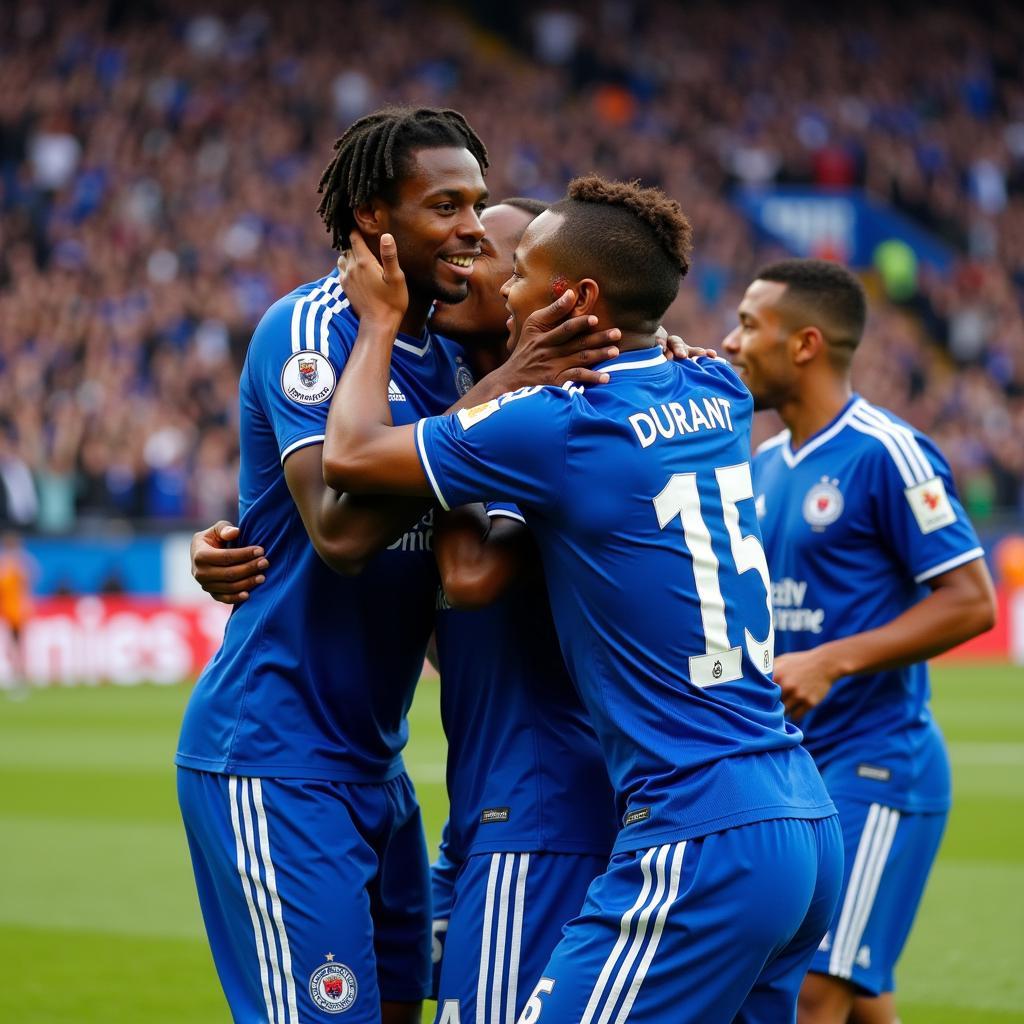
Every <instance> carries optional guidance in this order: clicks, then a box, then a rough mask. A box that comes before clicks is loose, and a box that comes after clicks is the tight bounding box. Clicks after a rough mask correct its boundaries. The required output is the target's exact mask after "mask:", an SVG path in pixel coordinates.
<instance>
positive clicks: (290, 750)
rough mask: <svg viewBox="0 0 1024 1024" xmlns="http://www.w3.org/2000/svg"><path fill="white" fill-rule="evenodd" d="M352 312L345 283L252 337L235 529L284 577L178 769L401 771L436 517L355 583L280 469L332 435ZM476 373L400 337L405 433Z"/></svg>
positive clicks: (218, 683)
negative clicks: (313, 529)
mask: <svg viewBox="0 0 1024 1024" xmlns="http://www.w3.org/2000/svg"><path fill="white" fill-rule="evenodd" d="M348 306H349V304H348V300H347V299H346V298H345V296H344V295H343V294H342V292H341V290H340V285H339V283H338V280H337V273H336V272H335V273H334V274H331V275H329V276H328V277H326V278H323V279H321V280H320V281H317V282H314V283H312V284H307V285H303V286H301V287H300V288H297V289H296V290H295V291H294V292H292V293H291V294H290V295H288V296H286V297H284V298H283V299H281V300H279V301H278V302H277V303H275V304H274V305H273V306H271V308H270V309H269V310H268V311H267V313H266V314H265V315H264V317H263V319H262V320H261V321H260V323H259V325H258V327H257V328H256V331H255V333H254V334H253V338H252V342H251V344H250V346H249V351H248V353H247V355H246V360H245V366H244V367H243V370H242V377H241V383H240V388H239V392H240V394H239V401H240V406H241V415H240V436H241V470H240V480H239V491H240V497H239V511H240V519H239V526H240V528H241V542H242V543H244V544H260V545H262V546H263V548H264V549H265V550H266V553H267V558H268V559H269V560H270V564H271V566H272V568H271V570H270V572H268V573H267V581H266V583H264V584H263V586H261V587H258V588H256V589H255V590H254V591H253V592H252V594H251V596H250V597H249V600H248V601H246V602H245V603H244V604H242V605H239V606H237V607H236V608H235V609H234V610H233V612H232V615H231V618H230V619H229V620H228V624H227V630H226V632H225V635H224V640H223V643H222V645H221V647H220V650H219V651H218V652H217V653H216V654H215V655H214V657H213V659H212V660H211V661H210V663H209V665H207V667H206V669H205V671H204V672H203V674H202V676H201V677H200V679H199V682H198V683H197V684H196V688H195V691H194V693H193V695H192V698H191V700H190V701H189V705H188V708H187V710H186V712H185V720H184V724H183V726H182V731H181V738H180V741H179V746H178V755H177V759H176V761H177V764H178V765H181V766H184V767H187V768H197V769H202V770H205V771H213V772H231V773H233V774H239V775H252V776H261V775H266V776H277V777H282V778H287V777H293V778H320V779H337V780H344V781H349V782H366V781H383V780H385V779H388V778H390V777H392V776H394V775H396V774H398V773H399V772H400V771H401V768H402V761H401V755H400V752H401V749H402V747H403V746H404V745H405V740H406V735H407V726H406V721H405V715H406V711H407V710H408V707H409V703H410V701H411V699H412V693H413V688H414V686H415V684H416V680H417V679H418V678H419V675H420V672H421V669H422V666H423V655H424V650H425V647H426V643H427V639H428V637H429V635H430V631H431V629H432V625H433V616H434V600H435V594H436V592H437V586H438V577H437V570H436V566H435V564H434V557H433V553H432V550H431V547H432V545H431V532H432V528H431V519H432V515H431V514H428V515H427V516H426V517H424V519H423V520H422V521H421V522H420V523H419V524H417V525H416V526H415V527H414V528H413V529H412V530H410V531H409V532H408V533H406V534H405V536H404V537H402V538H401V539H400V540H398V541H396V542H395V543H394V544H392V545H391V547H390V548H389V549H388V550H386V551H383V552H381V553H379V554H378V555H376V556H375V557H374V558H373V559H372V560H371V561H370V563H369V564H368V565H367V567H366V568H365V569H364V571H363V572H362V573H361V574H360V575H358V576H355V577H343V576H340V575H338V574H337V573H335V572H333V571H332V570H331V569H329V568H328V567H327V565H326V564H324V562H322V561H321V559H320V557H319V556H318V555H317V553H316V551H315V550H314V549H313V545H312V543H311V542H310V540H309V537H308V536H307V534H306V530H305V528H304V527H303V524H302V520H301V518H300V516H299V511H298V508H297V507H296V505H295V502H294V501H293V500H292V496H291V493H290V491H289V490H288V485H287V483H286V481H285V477H284V470H283V463H284V460H285V459H286V458H287V457H288V456H289V455H290V454H291V453H292V452H294V451H296V450H297V449H298V448H301V447H302V446H304V445H311V444H319V443H321V442H322V441H323V439H324V429H325V425H326V422H327V412H328V408H329V404H330V403H329V400H330V397H331V394H332V393H333V391H334V387H335V385H336V383H337V380H338V377H339V376H340V374H341V372H342V370H343V369H344V366H345V361H346V359H347V358H348V355H349V353H350V351H351V349H352V345H353V343H354V341H355V337H356V332H357V329H358V321H357V319H356V317H355V316H354V314H353V313H352V311H351V309H349V308H348ZM468 374H469V371H468V369H467V368H466V367H465V364H464V362H463V361H462V356H461V354H460V350H459V349H458V348H457V346H455V345H454V344H452V343H450V342H448V341H446V340H444V339H442V338H439V337H437V336H434V335H432V334H430V333H429V332H425V333H424V335H423V337H421V338H411V337H407V336H404V335H400V336H399V338H398V340H397V341H396V342H395V351H394V357H393V360H392V379H391V382H390V385H389V389H388V390H389V397H390V399H391V414H392V417H393V419H394V422H395V423H410V422H413V421H415V420H416V419H418V418H420V417H421V416H424V415H427V414H429V413H437V412H439V411H441V410H443V409H446V408H447V407H448V406H449V405H451V404H452V403H453V402H454V401H455V400H456V398H457V397H458V395H459V392H460V390H462V389H465V388H466V387H467V386H468V385H471V384H472V377H470V376H468Z"/></svg>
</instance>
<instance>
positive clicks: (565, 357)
mask: <svg viewBox="0 0 1024 1024" xmlns="http://www.w3.org/2000/svg"><path fill="white" fill-rule="evenodd" d="M575 301H576V300H575V293H574V292H573V291H572V289H571V288H570V289H569V290H568V291H566V292H565V293H564V294H562V295H560V296H559V297H558V298H557V299H555V301H554V302H552V303H551V304H550V305H549V306H545V307H544V308H543V309H538V310H537V311H536V312H535V313H531V314H530V315H529V316H528V317H527V318H526V323H524V324H523V329H522V331H520V333H519V339H518V341H517V342H516V347H515V349H514V350H513V352H512V354H511V356H509V360H508V363H506V364H505V365H506V367H507V369H508V370H509V372H510V373H514V375H515V379H516V381H517V384H516V387H525V386H527V385H532V384H564V383H565V382H566V381H567V380H571V381H573V382H575V383H576V384H605V383H607V382H608V380H609V376H608V374H607V373H600V372H597V371H595V370H591V369H589V368H588V367H591V366H593V365H594V364H595V363H600V362H603V361H604V360H605V359H614V358H615V356H617V355H618V354H619V350H618V348H617V347H616V345H615V342H617V341H618V340H619V339H620V338H621V337H622V332H621V331H620V330H619V329H618V328H617V327H612V328H609V329H608V330H603V331H596V330H594V328H595V327H597V323H598V320H597V317H596V316H593V315H592V314H591V315H583V316H573V317H570V316H569V315H568V314H569V312H570V310H571V309H572V304H573V302H575Z"/></svg>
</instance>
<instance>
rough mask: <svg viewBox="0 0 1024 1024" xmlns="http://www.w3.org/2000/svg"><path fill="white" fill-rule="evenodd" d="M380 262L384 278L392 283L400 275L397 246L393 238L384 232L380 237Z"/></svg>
mask: <svg viewBox="0 0 1024 1024" xmlns="http://www.w3.org/2000/svg"><path fill="white" fill-rule="evenodd" d="M380 262H381V265H382V266H383V267H384V276H385V277H386V278H387V279H388V280H389V281H393V280H394V279H395V278H396V277H397V276H398V275H399V274H401V273H402V268H401V267H400V266H399V265H398V245H397V243H396V242H395V236H394V235H389V234H387V233H386V232H385V234H383V235H381V236H380Z"/></svg>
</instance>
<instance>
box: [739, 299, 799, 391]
mask: <svg viewBox="0 0 1024 1024" xmlns="http://www.w3.org/2000/svg"><path fill="white" fill-rule="evenodd" d="M785 293H786V285H785V284H782V283H780V282H778V281H760V280H758V281H754V282H753V284H751V285H750V287H749V288H748V289H747V291H746V293H745V294H744V296H743V299H742V301H741V302H740V305H739V309H738V310H737V315H738V316H739V321H740V322H739V324H738V325H737V326H736V327H734V328H733V329H732V331H731V332H730V333H729V336H728V337H727V338H726V339H725V341H724V342H723V343H722V348H723V349H724V351H725V354H726V356H728V358H729V361H730V362H731V363H732V364H733V366H734V367H735V368H736V370H737V371H738V372H739V375H740V377H741V379H742V380H743V383H744V384H746V386H747V389H748V390H749V391H750V393H751V395H753V397H754V408H755V409H777V408H778V407H779V406H780V405H782V404H783V403H784V402H785V401H786V400H787V398H788V397H789V396H790V395H791V394H792V393H793V389H794V387H795V386H796V383H797V370H796V367H795V366H794V365H793V362H792V360H791V359H790V352H789V346H788V345H787V341H788V340H789V338H790V337H791V331H790V328H789V326H788V325H787V322H786V318H785V316H784V311H783V308H782V307H783V298H784V295H785Z"/></svg>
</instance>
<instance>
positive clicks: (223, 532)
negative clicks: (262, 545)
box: [209, 519, 262, 554]
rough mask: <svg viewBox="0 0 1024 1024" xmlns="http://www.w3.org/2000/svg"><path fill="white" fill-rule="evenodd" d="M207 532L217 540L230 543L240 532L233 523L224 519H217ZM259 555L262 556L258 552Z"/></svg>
mask: <svg viewBox="0 0 1024 1024" xmlns="http://www.w3.org/2000/svg"><path fill="white" fill-rule="evenodd" d="M209 532H212V533H213V534H214V536H216V537H217V538H218V539H219V540H222V541H225V542H226V543H230V542H231V541H233V540H234V539H235V538H236V537H237V536H238V534H239V533H240V532H241V531H240V530H239V529H238V527H237V526H235V524H234V523H229V522H228V521H227V520H226V519H218V520H217V522H215V523H214V524H213V526H211V527H210V531H209ZM260 554H262V552H260Z"/></svg>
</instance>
